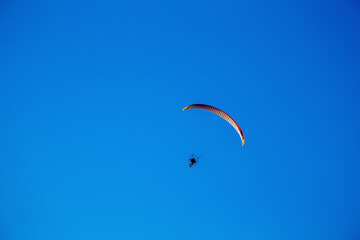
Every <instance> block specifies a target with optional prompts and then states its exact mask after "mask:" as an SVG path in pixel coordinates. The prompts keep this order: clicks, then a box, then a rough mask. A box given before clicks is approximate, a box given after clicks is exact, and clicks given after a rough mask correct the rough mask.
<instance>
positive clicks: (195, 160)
mask: <svg viewBox="0 0 360 240" xmlns="http://www.w3.org/2000/svg"><path fill="white" fill-rule="evenodd" d="M198 159H199V157H198V156H196V155H195V154H193V155H191V156H190V157H189V167H192V166H193V165H196V164H197V163H198Z"/></svg>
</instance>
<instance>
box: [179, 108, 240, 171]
mask: <svg viewBox="0 0 360 240" xmlns="http://www.w3.org/2000/svg"><path fill="white" fill-rule="evenodd" d="M191 108H197V109H202V110H206V111H209V112H212V113H214V114H216V115H218V116H219V117H221V118H223V119H224V120H225V121H227V122H228V123H229V124H230V125H231V126H232V127H233V128H235V130H236V132H237V133H238V134H239V135H240V139H241V143H242V146H244V144H245V137H244V134H243V132H242V131H241V129H240V127H239V125H238V124H237V123H236V122H235V120H234V119H233V118H232V117H230V116H229V115H228V114H227V113H225V112H224V111H222V110H220V109H218V108H216V107H213V106H210V105H206V104H191V105H189V106H186V107H185V108H184V109H183V111H185V110H187V109H191ZM198 158H199V157H197V156H196V155H194V154H192V155H191V156H190V157H189V167H192V166H193V165H195V164H197V163H198Z"/></svg>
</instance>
